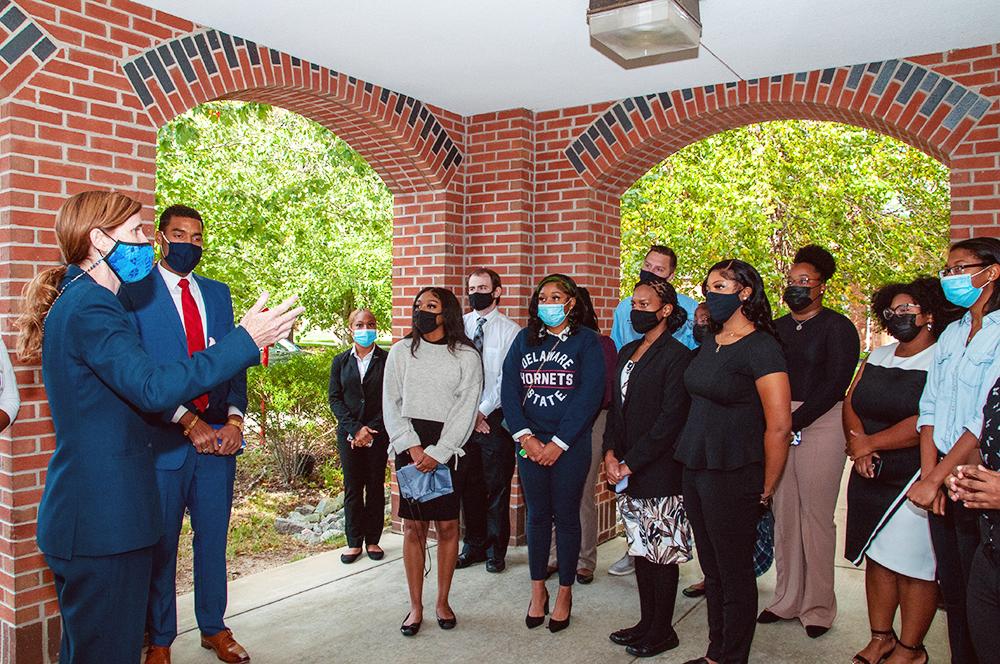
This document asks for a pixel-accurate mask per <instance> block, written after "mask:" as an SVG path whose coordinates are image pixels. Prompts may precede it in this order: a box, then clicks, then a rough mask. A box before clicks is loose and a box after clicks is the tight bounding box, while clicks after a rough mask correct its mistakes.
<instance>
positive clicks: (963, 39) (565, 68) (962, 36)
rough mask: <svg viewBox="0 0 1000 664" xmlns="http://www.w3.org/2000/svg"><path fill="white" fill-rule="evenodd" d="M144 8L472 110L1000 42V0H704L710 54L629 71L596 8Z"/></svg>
mask: <svg viewBox="0 0 1000 664" xmlns="http://www.w3.org/2000/svg"><path fill="white" fill-rule="evenodd" d="M142 2H143V4H146V5H149V6H151V7H154V8H157V9H162V10H165V11H168V12H170V13H172V14H176V15H178V16H183V17H185V18H188V19H190V20H193V21H196V22H198V23H200V24H202V25H206V26H210V27H213V28H218V29H219V30H222V31H224V32H228V33H230V34H233V35H238V36H241V37H246V38H248V39H252V40H254V41H256V42H258V43H261V44H266V45H267V46H271V47H273V48H277V49H280V50H283V51H286V52H288V53H289V54H291V55H296V56H299V57H301V58H303V59H306V60H309V61H311V62H315V63H317V64H320V65H324V66H326V67H330V68H331V69H335V70H337V71H340V72H344V73H347V74H350V75H352V76H356V77H358V78H361V79H363V80H365V81H368V82H371V83H375V84H377V85H382V86H385V87H388V88H391V89H393V90H397V91H399V92H403V93H405V94H408V95H411V96H413V97H416V98H418V99H420V100H422V101H424V102H427V103H431V104H435V105H438V106H441V107H444V108H447V109H450V110H452V111H455V112H457V113H460V114H463V115H471V114H474V113H479V112H486V111H494V110H501V109H507V108H522V107H523V108H528V109H531V110H544V109H550V108H560V107H563V106H573V105H577V104H586V103H591V102H599V101H606V100H611V99H620V98H622V97H628V96H634V95H639V94H647V93H651V92H661V91H664V90H673V89H677V88H683V87H689V86H696V85H708V84H711V83H721V82H727V81H732V80H736V79H737V78H756V77H762V76H769V75H772V74H782V73H788V72H798V71H807V70H811V69H819V68H825V67H832V66H839V65H848V64H858V63H862V62H871V61H877V60H885V59H889V58H895V57H902V56H908V55H919V54H923V53H930V52H936V51H944V50H948V49H953V48H962V47H968V46H978V45H982V44H994V43H1000V2H998V0H702V2H701V15H702V23H703V24H704V33H703V36H702V45H703V46H704V48H702V49H701V55H700V57H699V58H698V59H697V60H691V61H687V62H677V63H670V64H662V65H656V66H652V67H646V68H643V69H636V70H629V71H626V70H624V69H621V68H620V67H618V65H616V64H614V63H613V62H611V61H610V60H608V59H607V58H605V57H604V56H603V55H601V54H600V53H598V52H597V51H595V50H593V49H592V48H591V47H590V42H589V36H588V33H587V24H586V9H587V5H588V3H587V0H491V1H487V0H278V1H277V2H275V0H142ZM713 53H714V55H713ZM716 56H717V57H716Z"/></svg>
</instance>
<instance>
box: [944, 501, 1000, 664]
mask: <svg viewBox="0 0 1000 664" xmlns="http://www.w3.org/2000/svg"><path fill="white" fill-rule="evenodd" d="M977 515H978V512H977V511H974V510H970V509H967V508H966V507H965V506H963V505H962V504H960V503H955V502H952V501H950V500H947V501H945V510H944V516H937V515H936V514H931V515H930V528H931V541H932V542H933V543H934V557H935V558H936V559H937V577H938V581H939V582H940V584H941V594H942V595H943V596H944V605H945V610H946V611H947V612H948V643H949V645H950V646H951V661H953V662H961V663H962V664H976V662H978V661H979V660H977V659H976V653H975V649H974V648H973V646H972V638H971V637H970V635H969V622H968V619H967V616H966V588H967V587H968V586H969V575H970V572H971V570H972V559H973V558H974V557H975V553H976V548H977V547H978V546H979V524H978V521H977V519H978V516H977ZM994 629H996V627H995V626H994ZM993 652H994V653H996V652H998V651H993ZM983 661H996V660H995V659H989V658H988V659H986V660H983Z"/></svg>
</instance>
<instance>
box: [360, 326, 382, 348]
mask: <svg viewBox="0 0 1000 664" xmlns="http://www.w3.org/2000/svg"><path fill="white" fill-rule="evenodd" d="M377 336H378V332H376V331H375V330H354V343H356V344H357V345H359V346H361V347H362V348H368V347H369V346H371V345H372V344H373V343H375V337H377Z"/></svg>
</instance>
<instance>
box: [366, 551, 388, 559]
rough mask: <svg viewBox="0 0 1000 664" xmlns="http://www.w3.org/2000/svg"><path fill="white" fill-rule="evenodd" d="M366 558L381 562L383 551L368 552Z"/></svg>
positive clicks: (383, 555) (383, 556)
mask: <svg viewBox="0 0 1000 664" xmlns="http://www.w3.org/2000/svg"><path fill="white" fill-rule="evenodd" d="M368 557H369V558H371V559H372V560H382V559H383V558H385V551H382V550H381V549H379V550H378V551H370V550H369V551H368Z"/></svg>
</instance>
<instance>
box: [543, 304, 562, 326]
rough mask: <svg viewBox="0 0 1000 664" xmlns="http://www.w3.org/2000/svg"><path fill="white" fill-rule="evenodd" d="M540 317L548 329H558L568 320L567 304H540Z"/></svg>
mask: <svg viewBox="0 0 1000 664" xmlns="http://www.w3.org/2000/svg"><path fill="white" fill-rule="evenodd" d="M538 317H539V318H540V319H542V322H543V323H545V324H546V325H547V326H548V327H558V326H559V325H561V324H562V322H563V321H564V320H566V305H565V304H539V305H538Z"/></svg>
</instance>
